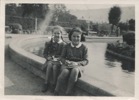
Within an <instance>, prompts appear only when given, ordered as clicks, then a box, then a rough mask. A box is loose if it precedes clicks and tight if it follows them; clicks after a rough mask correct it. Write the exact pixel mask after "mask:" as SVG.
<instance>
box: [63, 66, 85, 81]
mask: <svg viewBox="0 0 139 100" xmlns="http://www.w3.org/2000/svg"><path fill="white" fill-rule="evenodd" d="M73 68H74V67H73ZM73 68H68V67H67V66H66V65H62V66H61V71H62V70H63V69H68V70H70V71H71V70H72V69H73ZM75 68H77V69H78V70H79V74H78V78H80V77H82V74H83V72H84V67H83V66H78V67H76V66H75Z"/></svg>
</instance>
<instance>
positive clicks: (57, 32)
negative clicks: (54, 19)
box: [53, 29, 61, 42]
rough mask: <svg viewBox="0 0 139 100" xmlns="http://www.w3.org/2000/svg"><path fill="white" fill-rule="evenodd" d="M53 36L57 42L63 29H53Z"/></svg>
mask: <svg viewBox="0 0 139 100" xmlns="http://www.w3.org/2000/svg"><path fill="white" fill-rule="evenodd" d="M53 38H54V41H55V42H58V41H59V40H60V39H61V31H60V29H55V30H54V31H53Z"/></svg>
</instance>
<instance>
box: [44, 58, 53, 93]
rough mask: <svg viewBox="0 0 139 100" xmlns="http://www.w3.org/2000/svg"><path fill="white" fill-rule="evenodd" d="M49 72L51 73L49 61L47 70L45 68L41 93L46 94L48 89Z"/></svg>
mask: <svg viewBox="0 0 139 100" xmlns="http://www.w3.org/2000/svg"><path fill="white" fill-rule="evenodd" d="M51 72H52V62H51V61H49V62H48V64H47V68H46V77H45V82H44V85H43V88H42V92H46V91H47V90H48V88H49V77H50V74H51Z"/></svg>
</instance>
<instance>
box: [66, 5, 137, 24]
mask: <svg viewBox="0 0 139 100" xmlns="http://www.w3.org/2000/svg"><path fill="white" fill-rule="evenodd" d="M113 6H119V7H120V8H121V11H122V14H121V21H122V22H126V21H127V20H130V19H135V10H134V5H129V4H128V5H127V4H124V5H121V4H120V5H110V4H109V5H106V4H105V5H104V4H101V5H100V4H99V5H96V4H94V5H93V4H71V5H70V4H67V5H66V7H67V9H68V10H70V13H71V14H73V15H75V16H77V18H78V19H84V20H91V21H93V22H108V13H109V10H110V8H111V7H113Z"/></svg>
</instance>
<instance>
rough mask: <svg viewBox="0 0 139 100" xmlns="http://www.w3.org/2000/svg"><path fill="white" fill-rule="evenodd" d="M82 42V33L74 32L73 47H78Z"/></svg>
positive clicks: (72, 37) (72, 36)
mask: <svg viewBox="0 0 139 100" xmlns="http://www.w3.org/2000/svg"><path fill="white" fill-rule="evenodd" d="M80 41H81V33H79V32H74V33H73V34H72V35H71V42H72V44H73V45H75V46H76V45H78V44H79V43H80Z"/></svg>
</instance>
